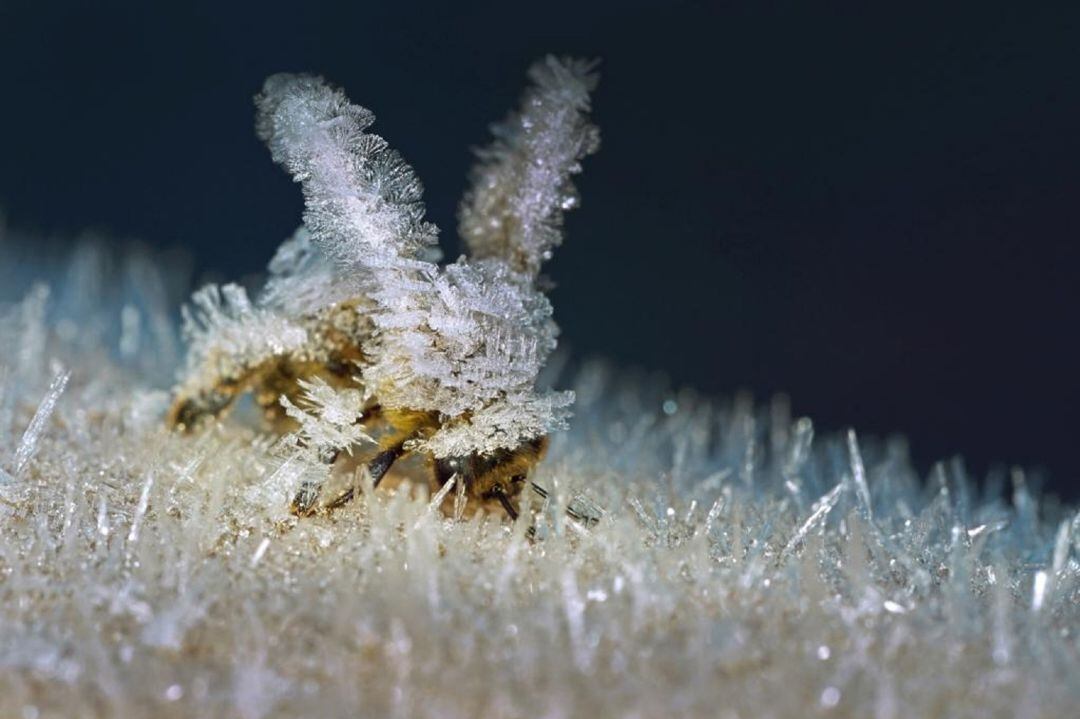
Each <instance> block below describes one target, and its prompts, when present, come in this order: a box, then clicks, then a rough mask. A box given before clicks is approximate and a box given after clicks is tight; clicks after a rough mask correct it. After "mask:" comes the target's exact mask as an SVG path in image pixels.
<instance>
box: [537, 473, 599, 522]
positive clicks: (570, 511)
mask: <svg viewBox="0 0 1080 719" xmlns="http://www.w3.org/2000/svg"><path fill="white" fill-rule="evenodd" d="M530 484H531V486H532V490H533V491H534V492H536V493H537V494H538V495H540V496H541V497H543V498H544V499H547V498H548V497H549V496H550V493H549V492H548V491H547V490H546V489H544V488H543V487H541V486H540V485H539V484H537V483H536V482H530ZM566 516H568V517H570V518H571V519H574V520H577V521H578V522H581V523H582V524H583V525H585V526H586V527H591V526H593V525H594V524H596V523H597V522H599V521H600V517H599V516H597V514H596V513H592V514H586V513H585V512H582V511H581V510H580V509H578V508H577V507H575V506H574V504H573V502H571V503H570V504H568V505H566Z"/></svg>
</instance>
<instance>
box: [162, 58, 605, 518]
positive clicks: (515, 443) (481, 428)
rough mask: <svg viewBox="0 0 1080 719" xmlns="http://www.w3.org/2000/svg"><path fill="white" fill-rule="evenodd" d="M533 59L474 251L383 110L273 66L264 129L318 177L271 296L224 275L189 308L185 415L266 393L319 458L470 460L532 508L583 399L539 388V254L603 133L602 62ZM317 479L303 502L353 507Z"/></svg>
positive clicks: (482, 174)
mask: <svg viewBox="0 0 1080 719" xmlns="http://www.w3.org/2000/svg"><path fill="white" fill-rule="evenodd" d="M529 76H530V78H531V80H532V86H531V87H530V88H529V89H528V90H527V92H526V93H525V95H524V98H523V101H522V105H521V108H520V110H519V111H518V112H516V113H513V114H511V115H510V117H509V118H508V119H507V120H506V121H505V122H504V123H503V124H501V125H498V126H495V127H494V128H493V131H494V136H495V140H494V142H493V143H492V145H491V146H489V147H488V148H486V149H484V150H482V151H481V152H480V153H479V162H478V165H477V167H476V168H475V169H474V172H473V184H472V187H471V189H470V190H469V192H468V193H467V194H466V196H465V198H464V200H463V201H462V204H461V207H460V213H459V220H460V226H459V230H460V234H461V236H462V239H463V240H464V242H465V244H466V246H467V248H468V252H469V254H468V256H465V257H461V258H460V259H458V260H457V261H456V262H454V263H452V264H447V265H443V266H440V265H438V264H437V262H438V260H439V252H438V249H437V229H436V228H435V227H434V225H432V224H431V223H428V222H425V221H424V219H423V218H424V207H423V204H422V200H421V195H422V187H421V185H420V182H419V181H418V180H417V179H416V176H415V175H414V173H413V170H412V168H411V167H409V165H408V164H406V163H405V161H404V160H403V159H402V158H401V157H400V155H398V154H397V152H395V151H394V150H392V149H390V148H389V147H388V146H387V143H386V141H385V140H383V139H382V138H381V137H379V136H378V135H374V134H371V133H369V132H366V130H367V129H368V128H369V126H370V125H371V124H372V122H373V121H374V116H373V115H372V114H371V113H370V112H369V111H368V110H366V109H364V108H362V107H359V106H357V105H352V104H350V103H349V101H348V99H347V98H346V97H345V95H344V94H343V93H342V92H341V91H340V90H338V89H336V88H333V87H331V86H329V85H328V84H327V83H326V82H324V81H323V80H322V79H321V78H318V77H312V76H306V75H275V76H273V77H270V78H269V79H268V80H267V81H266V83H265V85H264V87H263V89H262V91H261V93H260V94H259V95H258V96H256V99H255V102H256V106H257V110H258V112H257V122H256V127H257V132H258V134H259V136H260V137H261V138H262V139H263V140H265V141H266V143H267V144H268V145H269V147H270V150H271V152H272V154H273V158H274V160H275V161H276V162H278V163H279V164H281V165H282V166H283V167H284V168H285V169H286V170H288V171H289V172H290V173H291V174H292V176H293V178H294V179H295V180H296V181H297V182H299V183H300V184H301V185H302V187H303V192H304V198H305V201H306V207H305V212H304V224H303V226H302V227H301V228H300V230H298V231H297V233H296V235H295V236H294V237H293V238H292V239H290V240H288V241H286V242H285V243H284V244H283V245H282V246H281V247H280V248H279V249H278V251H277V253H276V255H275V256H274V258H273V260H272V261H271V263H270V265H269V279H268V280H267V282H266V285H265V286H264V287H263V289H262V290H261V292H260V294H259V296H258V298H257V299H256V301H254V302H252V301H251V300H249V299H248V296H247V294H246V292H245V291H244V290H243V289H242V288H241V287H239V286H236V285H226V286H224V287H221V288H219V287H216V286H209V287H205V288H203V289H202V290H200V291H199V292H197V293H196V294H195V296H194V298H193V304H194V307H193V308H185V313H184V314H185V332H186V335H187V337H188V339H189V341H190V352H189V357H188V362H187V365H186V368H185V370H184V373H183V375H182V377H181V379H180V383H179V385H178V387H177V389H176V397H175V402H174V404H173V406H172V409H171V410H170V412H169V417H168V421H169V423H170V424H171V425H173V426H175V427H178V428H180V429H182V430H184V431H191V430H193V429H194V428H196V427H197V426H198V425H199V424H200V423H201V422H202V421H203V420H204V419H206V418H209V417H216V416H219V415H221V414H222V413H223V412H225V411H226V410H228V409H229V408H230V406H231V405H232V404H233V403H234V402H235V400H236V399H237V398H238V397H240V396H241V395H244V394H245V393H251V395H252V396H253V398H254V400H255V402H256V403H257V404H258V405H259V406H260V407H261V408H262V410H263V412H264V414H265V416H266V420H267V421H268V422H269V423H270V425H271V426H272V427H274V428H275V429H276V430H277V431H279V432H281V433H283V434H286V436H288V437H290V438H293V439H294V442H293V445H292V446H293V447H294V448H296V451H298V452H306V453H307V454H308V456H309V457H311V458H313V459H315V460H316V461H317V462H321V463H322V465H321V466H324V467H325V466H326V465H329V464H332V463H333V462H334V461H336V460H337V458H338V457H339V456H340V455H341V453H342V452H346V453H348V454H350V455H352V454H353V453H354V452H356V453H357V454H361V453H364V454H365V456H367V459H366V468H367V471H368V472H369V473H370V476H371V479H372V481H373V482H374V484H375V485H377V484H378V483H379V481H380V480H381V479H382V478H383V476H384V475H386V473H387V471H388V470H389V469H390V467H391V465H393V464H394V462H395V461H397V460H398V459H399V458H401V457H402V456H403V455H406V454H410V453H416V454H419V455H421V456H423V457H426V458H427V464H428V467H429V468H430V471H431V473H432V477H433V481H434V482H435V483H436V485H437V486H443V485H445V483H446V482H448V481H450V479H451V478H456V479H455V481H456V482H461V483H463V484H462V485H461V486H463V487H464V491H465V494H466V496H467V497H468V498H470V499H474V500H478V501H493V502H498V503H499V504H500V505H501V506H502V507H503V508H504V509H505V510H506V512H507V513H508V514H509V515H510V516H511V517H516V516H517V511H518V510H517V505H516V499H517V497H518V495H519V494H520V492H521V489H522V487H523V486H525V484H526V483H527V482H528V480H527V477H528V475H529V472H530V470H531V469H532V467H533V466H535V465H536V463H537V462H539V461H540V459H541V458H542V457H543V455H544V452H545V449H546V447H547V435H548V433H549V432H551V431H553V430H556V429H562V428H563V427H564V426H565V421H566V418H567V417H568V414H569V412H568V410H569V406H570V405H571V403H572V402H573V393H571V392H553V391H541V390H538V389H537V387H536V378H537V374H538V372H539V371H540V369H541V368H542V367H543V365H544V363H545V361H546V359H547V357H548V355H549V354H550V353H551V351H552V350H553V349H554V348H555V345H556V335H557V332H558V329H557V327H556V325H555V323H554V322H553V320H552V309H551V304H550V303H549V301H548V299H547V297H546V296H545V295H544V293H543V290H542V284H543V282H542V280H541V278H540V267H541V265H542V264H543V262H544V261H545V260H547V259H548V258H549V257H550V256H551V252H552V249H553V248H554V247H555V246H556V245H558V244H559V243H560V242H561V241H562V233H561V228H562V218H563V211H564V210H567V209H570V208H572V207H574V206H576V205H577V195H576V192H575V190H574V187H573V185H572V184H571V183H570V176H571V175H573V174H575V173H577V172H579V171H580V169H581V168H580V164H579V163H580V161H581V159H582V158H583V157H585V156H586V155H588V154H590V153H592V152H594V151H595V150H596V149H597V147H598V145H599V133H598V131H597V129H596V128H595V126H593V125H592V124H591V123H590V122H589V120H588V112H589V93H590V92H591V91H592V89H593V88H594V87H595V85H596V76H595V74H594V73H593V71H592V65H591V64H590V63H586V62H582V61H577V60H557V59H555V58H552V57H548V58H546V59H544V60H542V61H540V62H538V63H536V64H535V65H533V67H532V68H531V69H530V71H529ZM320 494H321V484H320V483H319V482H318V481H311V480H309V481H305V482H304V483H303V484H302V486H301V488H300V490H299V491H298V493H297V494H296V498H295V499H294V501H293V510H294V511H295V512H296V513H298V514H309V513H311V512H313V511H315V510H316V509H317V508H318V507H320V506H327V507H333V506H337V505H340V504H343V503H345V502H347V501H349V500H350V499H351V498H352V496H353V490H352V489H349V490H347V491H345V492H343V493H341V494H339V495H338V496H336V497H334V498H331V499H327V498H325V497H322V498H320Z"/></svg>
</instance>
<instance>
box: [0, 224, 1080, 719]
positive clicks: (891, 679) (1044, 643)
mask: <svg viewBox="0 0 1080 719" xmlns="http://www.w3.org/2000/svg"><path fill="white" fill-rule="evenodd" d="M9 246H10V245H9ZM99 260H100V255H99V254H98V253H95V252H94V251H93V250H92V249H85V250H82V251H80V253H79V254H78V259H77V260H76V261H75V262H74V264H73V265H72V267H71V269H70V270H69V271H68V272H67V273H66V274H65V275H64V276H66V277H69V278H70V277H82V278H83V279H84V280H87V278H93V281H85V282H84V285H83V286H84V288H96V289H94V290H93V292H90V291H89V290H87V291H86V292H83V293H82V294H81V297H80V296H79V295H68V294H67V293H66V292H65V291H63V284H64V283H58V284H57V285H56V287H55V288H54V290H53V291H52V292H51V293H49V292H48V291H47V290H46V289H45V288H44V287H40V286H39V287H37V288H34V289H32V290H31V291H30V292H29V293H28V294H27V295H26V297H25V299H23V300H21V301H20V302H17V303H15V304H12V305H9V306H6V307H5V308H4V309H3V311H2V317H0V341H2V342H3V346H4V347H5V348H7V349H6V350H5V351H4V353H3V354H0V366H2V369H0V467H2V471H0V522H2V523H3V532H2V533H0V598H2V601H0V715H3V716H24V717H30V716H34V717H52V716H109V717H135V716H149V715H153V716H178V717H179V716H185V717H186V716H238V717H245V718H254V717H279V716H280V717H286V716H356V715H360V716H402V717H413V716H440V717H446V716H462V717H464V716H515V717H538V716H551V717H557V716H583V715H593V716H617V715H622V716H642V717H644V716H718V715H719V716H731V717H736V716H741V717H766V716H773V717H797V716H798V717H801V716H807V715H819V716H877V717H909V716H945V715H948V716H980V717H984V716H1001V717H1013V716H1028V717H1037V716H1047V717H1050V716H1063V715H1068V714H1070V713H1071V712H1072V711H1073V710H1074V709H1075V706H1076V702H1077V700H1078V699H1080V689H1078V687H1077V684H1076V682H1075V677H1076V676H1077V672H1078V671H1080V660H1078V651H1080V646H1078V641H1080V640H1078V632H1080V615H1078V612H1080V610H1078V606H1080V605H1078V603H1077V599H1078V590H1080V564H1078V562H1077V557H1078V550H1080V522H1078V519H1077V514H1076V512H1075V509H1070V508H1065V507H1061V506H1059V505H1057V504H1056V503H1054V502H1052V501H1048V500H1045V499H1041V498H1040V497H1039V496H1038V495H1037V493H1035V492H1033V491H1032V490H1031V488H1030V487H1029V486H1028V484H1027V482H1026V481H1025V476H1024V474H1023V473H1021V472H1017V473H1015V474H1014V475H1013V476H1012V477H1011V478H1010V480H1009V481H1010V487H1011V489H1010V491H1009V492H1007V493H1006V494H1007V498H1006V499H1001V498H1000V496H999V494H1000V493H999V492H997V491H995V490H994V489H993V488H992V487H991V488H989V489H988V490H987V491H986V493H982V492H980V491H979V490H977V489H976V488H975V486H974V485H973V484H972V482H971V481H970V478H969V477H967V476H966V474H965V472H964V470H963V466H962V465H961V464H960V463H959V462H951V463H948V464H945V465H942V466H940V467H938V468H936V469H935V470H934V471H933V472H932V473H931V476H930V477H929V478H928V479H927V480H926V481H925V482H924V481H920V478H919V477H917V476H916V475H915V473H914V472H913V470H912V468H911V466H910V464H909V462H908V460H907V457H906V453H905V450H904V447H903V445H902V444H897V443H893V444H884V445H882V444H880V443H877V442H871V441H865V442H860V440H861V438H859V437H856V436H855V435H853V434H852V435H845V436H843V437H836V438H825V439H824V440H822V439H821V438H815V437H814V434H813V428H812V425H811V424H810V422H809V420H806V419H799V418H792V417H789V415H788V412H787V409H786V405H785V404H784V403H783V402H779V401H778V402H775V403H773V404H772V405H771V406H770V407H767V408H756V407H754V406H753V405H752V403H750V402H748V401H746V400H736V401H735V402H733V403H713V402H710V401H709V400H707V399H704V398H701V397H698V396H695V395H694V394H692V393H689V392H681V393H671V392H668V391H666V390H664V388H663V387H660V386H656V385H654V384H652V383H650V382H649V381H647V380H646V378H641V377H625V376H620V375H617V374H611V373H609V372H607V371H606V370H604V369H603V368H602V367H601V366H600V365H591V364H587V365H585V366H583V367H581V368H580V369H578V370H576V371H575V373H574V378H573V381H572V382H571V384H572V385H573V388H574V389H575V391H576V392H577V395H578V404H577V407H576V416H575V418H574V420H573V426H572V428H571V430H570V431H569V432H566V433H562V434H558V435H556V436H555V437H554V442H553V446H552V449H551V454H550V456H549V458H548V460H546V461H545V462H544V463H543V464H541V465H540V467H539V469H538V471H537V476H536V477H535V479H536V481H537V482H538V483H539V484H541V485H542V486H545V487H547V488H548V489H549V490H550V491H551V492H550V497H549V499H548V500H547V504H546V505H541V504H540V503H539V502H538V501H535V500H537V499H538V498H534V502H535V504H534V507H533V510H534V511H535V513H536V514H537V522H538V527H539V534H540V537H541V538H540V539H539V540H538V541H530V540H529V539H528V538H527V537H526V529H527V528H528V522H529V517H528V514H529V513H525V515H524V516H522V518H521V519H520V520H519V521H518V522H516V523H510V522H507V521H506V520H505V519H504V518H503V517H501V516H491V515H487V514H485V513H483V512H481V513H479V514H476V515H472V516H470V514H469V512H468V511H467V510H468V508H467V507H465V508H462V507H461V506H460V502H461V497H460V495H458V494H457V492H456V488H453V487H451V486H450V485H449V484H448V485H447V487H448V491H447V492H446V493H444V494H442V495H441V496H437V497H434V498H429V497H428V496H427V494H426V490H425V488H424V487H423V486H421V485H410V484H408V483H405V482H403V483H401V484H398V485H397V486H396V487H394V486H390V485H392V483H391V482H388V483H387V484H388V486H387V487H386V488H385V489H384V488H380V489H379V491H378V492H375V493H373V494H365V495H364V496H363V497H362V498H361V499H360V500H359V501H357V502H356V503H355V504H354V506H350V507H347V508H344V509H342V510H339V511H338V512H336V513H333V514H330V515H328V516H319V517H314V518H309V519H302V520H298V519H296V518H294V517H291V516H289V515H288V514H287V513H286V510H285V507H286V503H287V501H288V498H289V496H290V492H292V491H294V490H295V486H296V482H298V481H300V480H301V477H302V475H303V473H304V471H305V466H304V462H303V461H302V460H300V459H296V458H293V459H292V460H291V461H292V464H289V465H283V464H282V463H281V461H280V457H278V456H277V455H276V454H275V448H274V445H275V442H274V439H273V438H272V437H267V436H264V435H261V434H259V433H258V432H257V431H255V430H253V429H252V428H251V427H250V426H249V425H247V424H246V423H245V422H244V421H243V418H242V417H240V416H237V417H234V418H233V419H232V420H231V421H229V422H226V423H223V424H221V425H220V426H218V427H215V428H213V429H212V430H211V431H208V432H206V433H204V434H203V435H201V436H199V437H198V438H195V439H191V438H185V437H179V436H176V435H174V434H171V433H169V432H167V431H165V429H164V427H163V426H162V421H161V416H162V412H163V411H164V409H165V406H166V404H167V401H168V398H167V395H166V394H165V393H164V392H161V391H160V389H159V388H161V387H163V386H165V381H164V380H163V379H162V377H163V376H165V377H167V374H168V369H169V368H170V367H171V366H172V364H173V363H174V362H175V361H176V350H175V347H176V345H175V337H174V336H173V335H172V333H171V331H168V330H166V329H164V328H168V327H170V326H171V325H170V322H169V319H168V317H169V315H168V311H169V307H170V306H171V302H170V301H165V299H164V298H161V297H157V298H156V299H155V295H154V293H153V292H152V291H150V289H148V288H154V287H161V286H163V285H164V284H166V280H168V276H167V275H161V274H160V271H159V270H158V268H157V266H156V265H154V264H153V263H151V262H148V261H146V260H145V259H140V258H139V257H137V256H136V257H132V258H128V259H126V260H124V261H123V262H120V263H112V264H116V265H118V266H119V267H120V270H119V275H116V276H113V275H108V276H106V275H102V274H101V272H100V271H98V270H94V269H92V268H94V267H99V266H100V267H107V266H108V265H109V264H110V263H106V262H101V261H99ZM94 293H97V297H98V299H96V300H95V299H94V298H93V296H92V295H94ZM134 298H139V299H138V301H135V299H134ZM240 304H241V306H242V309H243V311H251V312H258V311H259V308H258V307H257V306H255V307H250V308H249V307H247V306H246V305H243V303H240ZM133 348H134V350H133ZM620 377H621V378H620ZM314 394H315V395H316V396H319V393H318V390H315V391H314ZM347 400H348V398H344V399H343V398H335V397H330V396H326V397H323V400H322V401H324V403H326V404H327V405H328V406H331V407H333V406H334V403H335V402H338V401H342V402H346V401H347ZM301 409H302V408H298V411H300V410H301ZM338 410H340V411H348V406H347V405H345V406H344V407H339V408H338ZM414 469H415V468H414ZM410 471H411V470H410V468H409V467H406V466H403V467H401V468H400V469H399V476H398V478H399V479H401V478H402V477H403V476H405V475H408V474H409V472H410ZM442 502H445V503H446V508H447V510H448V514H450V515H451V516H452V515H454V514H455V510H458V511H457V513H458V514H459V516H462V519H461V520H460V521H454V520H453V519H452V518H447V517H446V516H444V514H443V512H440V511H438V506H437V505H438V504H440V503H442ZM568 503H573V504H574V506H575V507H577V508H578V509H579V510H582V508H586V507H591V508H589V509H587V510H585V511H590V512H593V513H595V512H596V508H597V507H600V508H603V510H604V514H603V519H602V520H601V521H600V522H599V523H598V524H597V525H596V526H595V527H592V528H591V529H588V530H586V529H583V528H581V527H580V526H579V525H578V524H576V523H575V522H573V521H571V520H567V519H566V518H565V516H564V513H563V511H562V508H563V507H564V505H566V504H568ZM461 510H465V511H461Z"/></svg>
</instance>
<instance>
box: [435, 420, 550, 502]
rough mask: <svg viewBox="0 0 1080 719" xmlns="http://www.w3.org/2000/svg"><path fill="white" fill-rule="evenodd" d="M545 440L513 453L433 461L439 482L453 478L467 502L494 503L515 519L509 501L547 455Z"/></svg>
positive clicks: (503, 451) (523, 445) (522, 445)
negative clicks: (460, 486)
mask: <svg viewBox="0 0 1080 719" xmlns="http://www.w3.org/2000/svg"><path fill="white" fill-rule="evenodd" d="M547 446H548V438H547V437H546V436H542V437H537V438H536V439H531V440H527V441H525V442H522V443H521V444H520V445H518V446H517V447H515V448H514V449H500V450H496V451H495V452H491V453H489V454H470V455H466V456H463V457H448V458H445V459H440V460H438V461H437V464H438V474H439V476H440V477H441V478H442V480H443V481H447V480H449V479H450V477H451V476H453V475H455V474H456V475H457V476H458V478H459V479H460V480H463V481H464V482H465V491H466V493H467V494H468V495H469V497H470V498H471V499H478V500H482V501H492V500H494V501H498V502H499V503H500V504H502V506H503V508H504V509H506V510H507V512H508V513H510V514H511V516H516V511H513V509H512V505H511V504H510V500H511V499H513V498H514V497H517V496H518V495H519V494H520V493H521V490H522V489H523V488H524V487H525V485H526V484H527V483H528V478H529V472H530V470H532V468H533V467H534V466H535V465H536V464H537V463H538V462H539V461H540V460H541V459H542V458H543V456H544V453H545V452H546V451H547Z"/></svg>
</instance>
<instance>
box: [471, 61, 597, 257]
mask: <svg viewBox="0 0 1080 719" xmlns="http://www.w3.org/2000/svg"><path fill="white" fill-rule="evenodd" d="M593 66H594V63H589V62H584V61H581V60H558V59H556V58H554V57H551V56H550V55H549V56H548V57H547V58H545V59H544V60H541V61H539V62H537V63H536V64H534V65H533V66H532V67H531V68H530V70H529V78H530V79H531V80H532V82H533V86H532V87H531V88H529V90H527V91H526V93H525V96H524V98H523V99H522V102H521V108H520V110H519V111H518V112H516V113H513V114H511V115H510V117H509V118H507V119H506V121H505V122H504V123H502V124H501V125H496V126H495V127H493V128H492V130H493V134H494V135H495V140H494V142H493V143H492V144H491V145H490V146H489V147H487V148H485V149H483V150H481V151H480V152H479V153H478V154H479V158H480V162H479V163H478V164H477V166H476V167H475V168H474V169H473V177H472V187H471V189H470V190H469V192H468V193H467V194H466V196H465V198H464V200H463V201H462V204H461V208H460V211H459V226H458V231H459V233H460V234H461V237H462V239H463V240H464V241H465V243H466V245H467V246H468V248H469V253H470V255H471V256H472V257H475V258H486V257H497V258H501V259H502V260H503V261H505V262H508V263H509V264H510V266H511V267H513V268H514V269H515V270H516V271H518V272H523V273H527V274H529V275H532V276H535V275H536V274H537V273H538V272H539V270H540V265H541V264H543V262H544V260H546V259H548V258H549V257H550V255H551V251H552V249H553V248H554V247H555V246H557V245H559V244H560V243H561V242H562V224H563V212H564V211H565V210H568V209H571V208H573V207H575V206H577V204H578V199H577V192H576V190H575V188H574V186H573V184H572V183H571V182H570V176H571V175H574V174H576V173H578V172H580V171H581V164H580V162H581V159H582V158H583V157H585V156H586V155H588V154H590V153H592V152H595V151H596V150H597V148H598V147H599V144H600V134H599V131H598V130H597V128H596V127H595V126H594V125H593V124H591V123H590V122H589V118H588V113H589V93H590V92H591V91H592V90H593V89H594V88H595V87H596V83H597V76H596V74H595V73H593V72H592V68H593Z"/></svg>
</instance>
